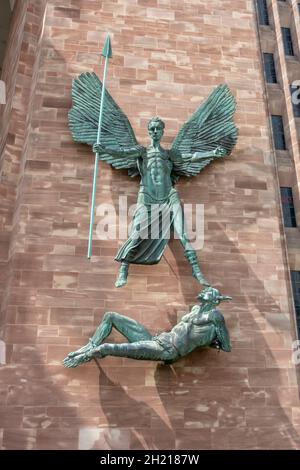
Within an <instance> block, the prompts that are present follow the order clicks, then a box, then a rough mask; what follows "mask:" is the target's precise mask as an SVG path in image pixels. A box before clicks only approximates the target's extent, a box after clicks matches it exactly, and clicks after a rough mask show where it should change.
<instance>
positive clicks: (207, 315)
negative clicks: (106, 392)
mask: <svg viewBox="0 0 300 470" xmlns="http://www.w3.org/2000/svg"><path fill="white" fill-rule="evenodd" d="M198 298H199V300H200V302H201V304H200V305H195V306H194V307H193V308H192V310H191V312H190V313H188V314H186V315H184V316H183V317H182V319H181V321H180V322H179V323H177V325H176V326H175V327H174V328H173V329H172V330H171V331H170V332H167V333H165V332H164V333H161V334H158V335H156V336H152V335H151V333H150V332H149V331H148V330H147V329H146V328H145V327H144V326H143V325H141V324H140V323H138V322H137V321H135V320H132V319H131V318H129V317H125V316H123V315H120V314H118V313H115V312H107V313H106V314H105V315H104V317H103V320H102V322H101V324H100V325H99V327H98V328H97V330H96V332H95V334H94V335H93V337H92V338H91V339H90V341H89V342H88V343H87V345H85V346H83V347H82V348H80V349H78V350H77V351H75V352H72V353H70V354H69V355H68V356H67V357H66V358H65V359H64V365H65V367H77V366H79V365H81V364H84V363H85V362H89V361H90V360H91V359H92V358H104V357H106V356H119V357H127V358H132V359H138V360H151V361H163V362H164V363H173V362H175V361H177V360H178V359H180V358H181V357H184V356H186V355H187V354H188V353H190V352H191V351H193V350H194V349H196V348H198V347H212V348H216V349H218V350H220V349H222V350H223V351H226V352H230V351H231V344H230V338H229V333H228V330H227V328H226V324H225V320H224V317H223V315H222V313H221V312H220V311H219V310H217V309H216V306H217V305H219V303H220V302H222V301H223V300H231V297H228V296H222V295H221V294H220V292H219V291H218V290H217V289H214V288H212V287H208V288H206V289H205V290H203V291H202V292H201V294H200V295H199V296H198ZM113 328H115V329H116V330H117V331H119V332H120V333H121V334H122V335H123V336H125V338H127V340H128V341H129V342H128V343H122V344H112V343H103V341H104V340H105V338H107V336H109V334H110V333H111V331H112V329H113Z"/></svg>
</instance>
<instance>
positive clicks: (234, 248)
mask: <svg viewBox="0 0 300 470" xmlns="http://www.w3.org/2000/svg"><path fill="white" fill-rule="evenodd" d="M107 31H109V32H110V33H111V36H112V44H113V60H112V62H111V66H110V70H109V81H108V87H109V90H110V92H111V94H112V95H113V97H114V98H115V99H116V100H117V102H118V103H119V104H120V106H121V107H122V109H124V111H125V112H126V113H127V115H128V116H129V118H130V120H131V123H132V125H133V127H134V129H135V132H136V135H137V136H138V139H139V140H140V142H141V143H143V144H146V143H147V132H146V125H147V122H148V120H149V118H151V117H152V116H153V115H156V114H158V115H160V116H161V117H162V118H163V119H164V120H165V122H166V136H165V139H164V144H165V145H166V146H169V145H170V143H171V141H172V139H173V138H174V136H175V135H176V133H177V131H178V130H179V128H180V126H181V125H182V124H183V122H184V120H185V119H186V118H187V117H188V116H189V115H190V114H191V113H192V112H193V111H194V110H195V109H196V108H197V106H198V105H199V103H200V102H201V101H202V100H203V99H204V98H205V97H207V96H208V94H209V93H210V91H211V90H212V88H213V87H214V86H215V85H217V84H219V83H222V82H227V83H228V85H229V86H230V88H231V89H232V91H233V93H234V94H235V96H236V98H237V102H238V112H237V115H236V122H237V125H238V127H239V129H240V138H239V143H238V146H237V148H236V150H235V151H234V154H233V155H232V157H231V158H230V159H229V160H226V161H223V162H217V163H215V164H213V165H211V167H209V168H208V169H206V170H205V171H204V172H203V173H202V174H201V175H200V176H199V177H197V178H194V179H193V181H190V180H186V179H182V180H181V181H180V183H179V191H180V194H181V195H182V199H183V200H184V201H185V202H191V203H196V202H198V203H199V202H202V203H204V204H205V245H204V249H203V250H202V251H201V252H200V253H199V258H200V259H201V261H202V267H203V271H204V274H205V275H206V276H207V277H208V279H210V280H211V282H212V283H213V285H214V286H216V287H217V288H220V290H221V291H222V293H223V294H225V295H226V294H227V295H232V296H233V297H234V299H233V301H232V302H231V303H230V304H229V303H228V304H227V305H224V306H222V311H223V312H224V314H225V316H226V320H227V323H228V326H229V329H230V333H231V337H232V343H233V351H232V353H230V354H226V353H220V354H217V353H216V351H214V350H209V351H208V350H207V351H196V352H194V353H192V354H191V355H189V356H188V357H187V358H185V359H183V360H181V361H179V362H178V363H176V364H175V365H174V366H173V367H169V366H161V365H158V364H156V363H151V362H140V361H132V360H127V359H120V358H106V359H105V360H103V362H101V367H100V369H98V368H97V367H96V365H95V363H91V364H88V365H86V366H84V367H79V368H78V369H74V370H72V369H71V370H66V369H64V368H63V367H62V364H61V361H62V359H63V358H64V356H65V355H66V354H67V353H68V352H69V351H70V350H73V349H75V348H76V347H78V346H80V345H82V344H84V343H85V342H86V341H87V339H88V337H89V336H91V334H92V332H93V331H94V329H95V327H96V326H97V325H98V324H99V322H100V320H101V318H102V317H103V314H104V312H105V311H108V310H114V311H118V312H120V313H124V314H128V315H130V316H131V317H132V318H136V319H137V320H139V321H142V322H143V323H144V324H146V326H147V327H149V328H150V329H151V330H153V331H160V330H165V329H167V328H170V327H171V325H173V324H174V323H175V322H176V319H177V316H178V315H181V314H182V312H183V311H185V310H186V309H187V308H188V306H189V305H190V304H191V303H194V302H195V297H196V295H197V294H198V292H199V285H198V284H197V283H196V281H195V280H193V278H192V277H191V273H190V268H189V266H188V265H187V262H186V260H185V259H184V256H183V251H182V248H181V246H180V245H179V242H178V241H174V242H171V245H170V249H168V250H167V252H166V259H164V260H162V262H161V263H160V264H159V265H157V266H153V267H141V266H135V267H132V269H131V276H130V280H129V283H128V286H126V287H125V288H123V289H121V290H118V289H116V288H114V280H115V277H116V274H117V270H118V264H117V263H115V262H114V261H113V257H114V254H115V253H116V251H117V248H118V246H119V242H115V241H100V240H95V242H94V256H93V258H92V261H88V260H87V258H86V250H87V236H88V225H89V204H90V195H91V185H92V174H93V155H92V152H91V150H90V149H89V148H88V147H85V146H82V145H79V144H75V143H74V142H73V141H72V138H71V135H70V132H69V129H68V123H67V113H68V110H69V108H70V106H71V82H72V78H73V77H75V76H76V75H77V74H79V73H80V72H83V71H88V70H93V71H95V72H96V73H98V74H99V75H100V74H101V70H102V68H101V67H100V64H99V57H100V52H101V49H102V45H103V41H104V39H105V34H106V32H107ZM3 79H5V80H6V82H7V83H8V84H9V86H8V88H9V90H8V101H7V105H6V107H5V108H4V107H3V109H2V110H1V111H3V113H2V127H1V136H0V137H1V141H0V142H1V147H0V149H1V160H0V162H1V163H0V165H1V176H2V179H1V182H0V193H1V209H0V211H1V212H0V216H1V219H0V223H1V225H0V229H1V234H0V241H1V261H0V262H1V267H2V268H3V269H2V273H3V274H1V278H0V281H1V287H2V294H3V295H2V303H1V328H2V338H3V342H1V351H2V353H1V361H2V363H3V365H2V366H1V372H0V374H1V385H0V393H1V395H0V396H1V406H0V423H1V424H0V425H1V431H0V445H2V448H3V449H77V448H79V449H141V448H142V449H173V448H177V449H212V448H213V449H233V448H237V449H255V448H256V449H262V448H263V449H279V448H299V447H300V409H299V389H298V384H297V372H296V370H295V367H294V366H293V364H292V362H291V357H292V341H293V339H294V338H295V328H294V311H293V306H292V301H291V288H290V282H289V274H288V264H287V256H286V247H285V239H284V231H283V227H282V220H281V210H280V199H279V185H278V176H277V167H276V161H275V158H274V152H273V150H272V142H271V135H270V129H269V123H268V116H267V108H266V102H265V99H264V85H263V74H262V67H261V59H260V52H259V47H258V33H257V27H256V18H255V9H254V2H252V1H249V0H234V1H226V0H223V1H219V0H211V1H210V2H204V1H203V2H202V1H199V0H180V1H179V0H103V1H96V0H64V1H62V0H48V1H47V2H45V1H44V0H24V1H22V2H17V4H16V7H15V10H14V16H13V22H12V29H11V36H10V41H9V49H8V51H7V57H6V61H5V64H4V71H3ZM137 190H138V181H137V180H129V179H128V177H127V174H126V172H125V171H124V172H122V171H121V172H120V171H115V170H112V169H111V168H110V167H108V166H107V165H106V164H101V171H100V176H99V190H98V195H97V203H101V202H110V203H113V204H115V205H116V204H117V203H118V197H119V195H128V196H129V199H130V201H132V202H134V201H135V198H136V193H137ZM114 339H116V340H119V339H120V338H119V337H118V336H117V335H115V336H114Z"/></svg>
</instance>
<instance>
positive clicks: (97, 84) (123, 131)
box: [69, 72, 140, 168]
mask: <svg viewBox="0 0 300 470" xmlns="http://www.w3.org/2000/svg"><path fill="white" fill-rule="evenodd" d="M101 92H102V83H101V81H100V80H99V78H98V77H97V75H96V74H95V73H89V72H87V73H82V74H81V75H79V77H77V78H75V79H74V80H73V85H72V98H73V106H72V108H71V110H70V111H69V125H70V129H71V131H72V135H73V139H74V140H75V141H76V142H81V143H85V144H89V145H93V144H94V143H96V141H97V132H98V121H99V110H100V103H101ZM101 144H102V145H103V146H104V147H110V148H114V149H116V150H117V151H119V156H116V157H111V156H109V155H107V156H106V155H104V156H103V158H102V156H101V159H103V160H106V161H107V162H108V163H110V164H111V165H113V166H114V167H115V168H132V167H134V166H135V165H136V159H134V158H129V156H130V149H132V150H136V148H140V146H139V144H138V141H137V140H136V137H135V135H134V132H133V129H132V127H131V124H130V122H129V120H128V118H127V116H126V115H125V114H124V113H123V111H122V110H121V108H120V107H119V106H118V105H117V103H116V102H115V101H114V100H113V98H112V97H111V96H110V94H109V93H108V91H107V90H105V106H104V110H103V119H102V128H101Z"/></svg>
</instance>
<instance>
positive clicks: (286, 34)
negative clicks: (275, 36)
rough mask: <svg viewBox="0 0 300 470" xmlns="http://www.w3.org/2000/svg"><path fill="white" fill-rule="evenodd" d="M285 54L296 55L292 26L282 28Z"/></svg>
mask: <svg viewBox="0 0 300 470" xmlns="http://www.w3.org/2000/svg"><path fill="white" fill-rule="evenodd" d="M281 31H282V39H283V46H284V52H285V55H294V48H293V41H292V33H291V30H290V28H281Z"/></svg>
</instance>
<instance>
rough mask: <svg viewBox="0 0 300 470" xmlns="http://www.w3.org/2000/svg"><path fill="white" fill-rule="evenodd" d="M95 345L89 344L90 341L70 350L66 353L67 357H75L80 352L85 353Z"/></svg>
mask: <svg viewBox="0 0 300 470" xmlns="http://www.w3.org/2000/svg"><path fill="white" fill-rule="evenodd" d="M94 347H95V345H93V344H91V342H89V343H87V344H86V345H85V346H83V347H82V348H80V349H77V350H76V351H72V352H70V353H69V354H68V357H76V356H79V355H80V354H85V353H87V352H88V351H90V350H91V349H93V348H94Z"/></svg>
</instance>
